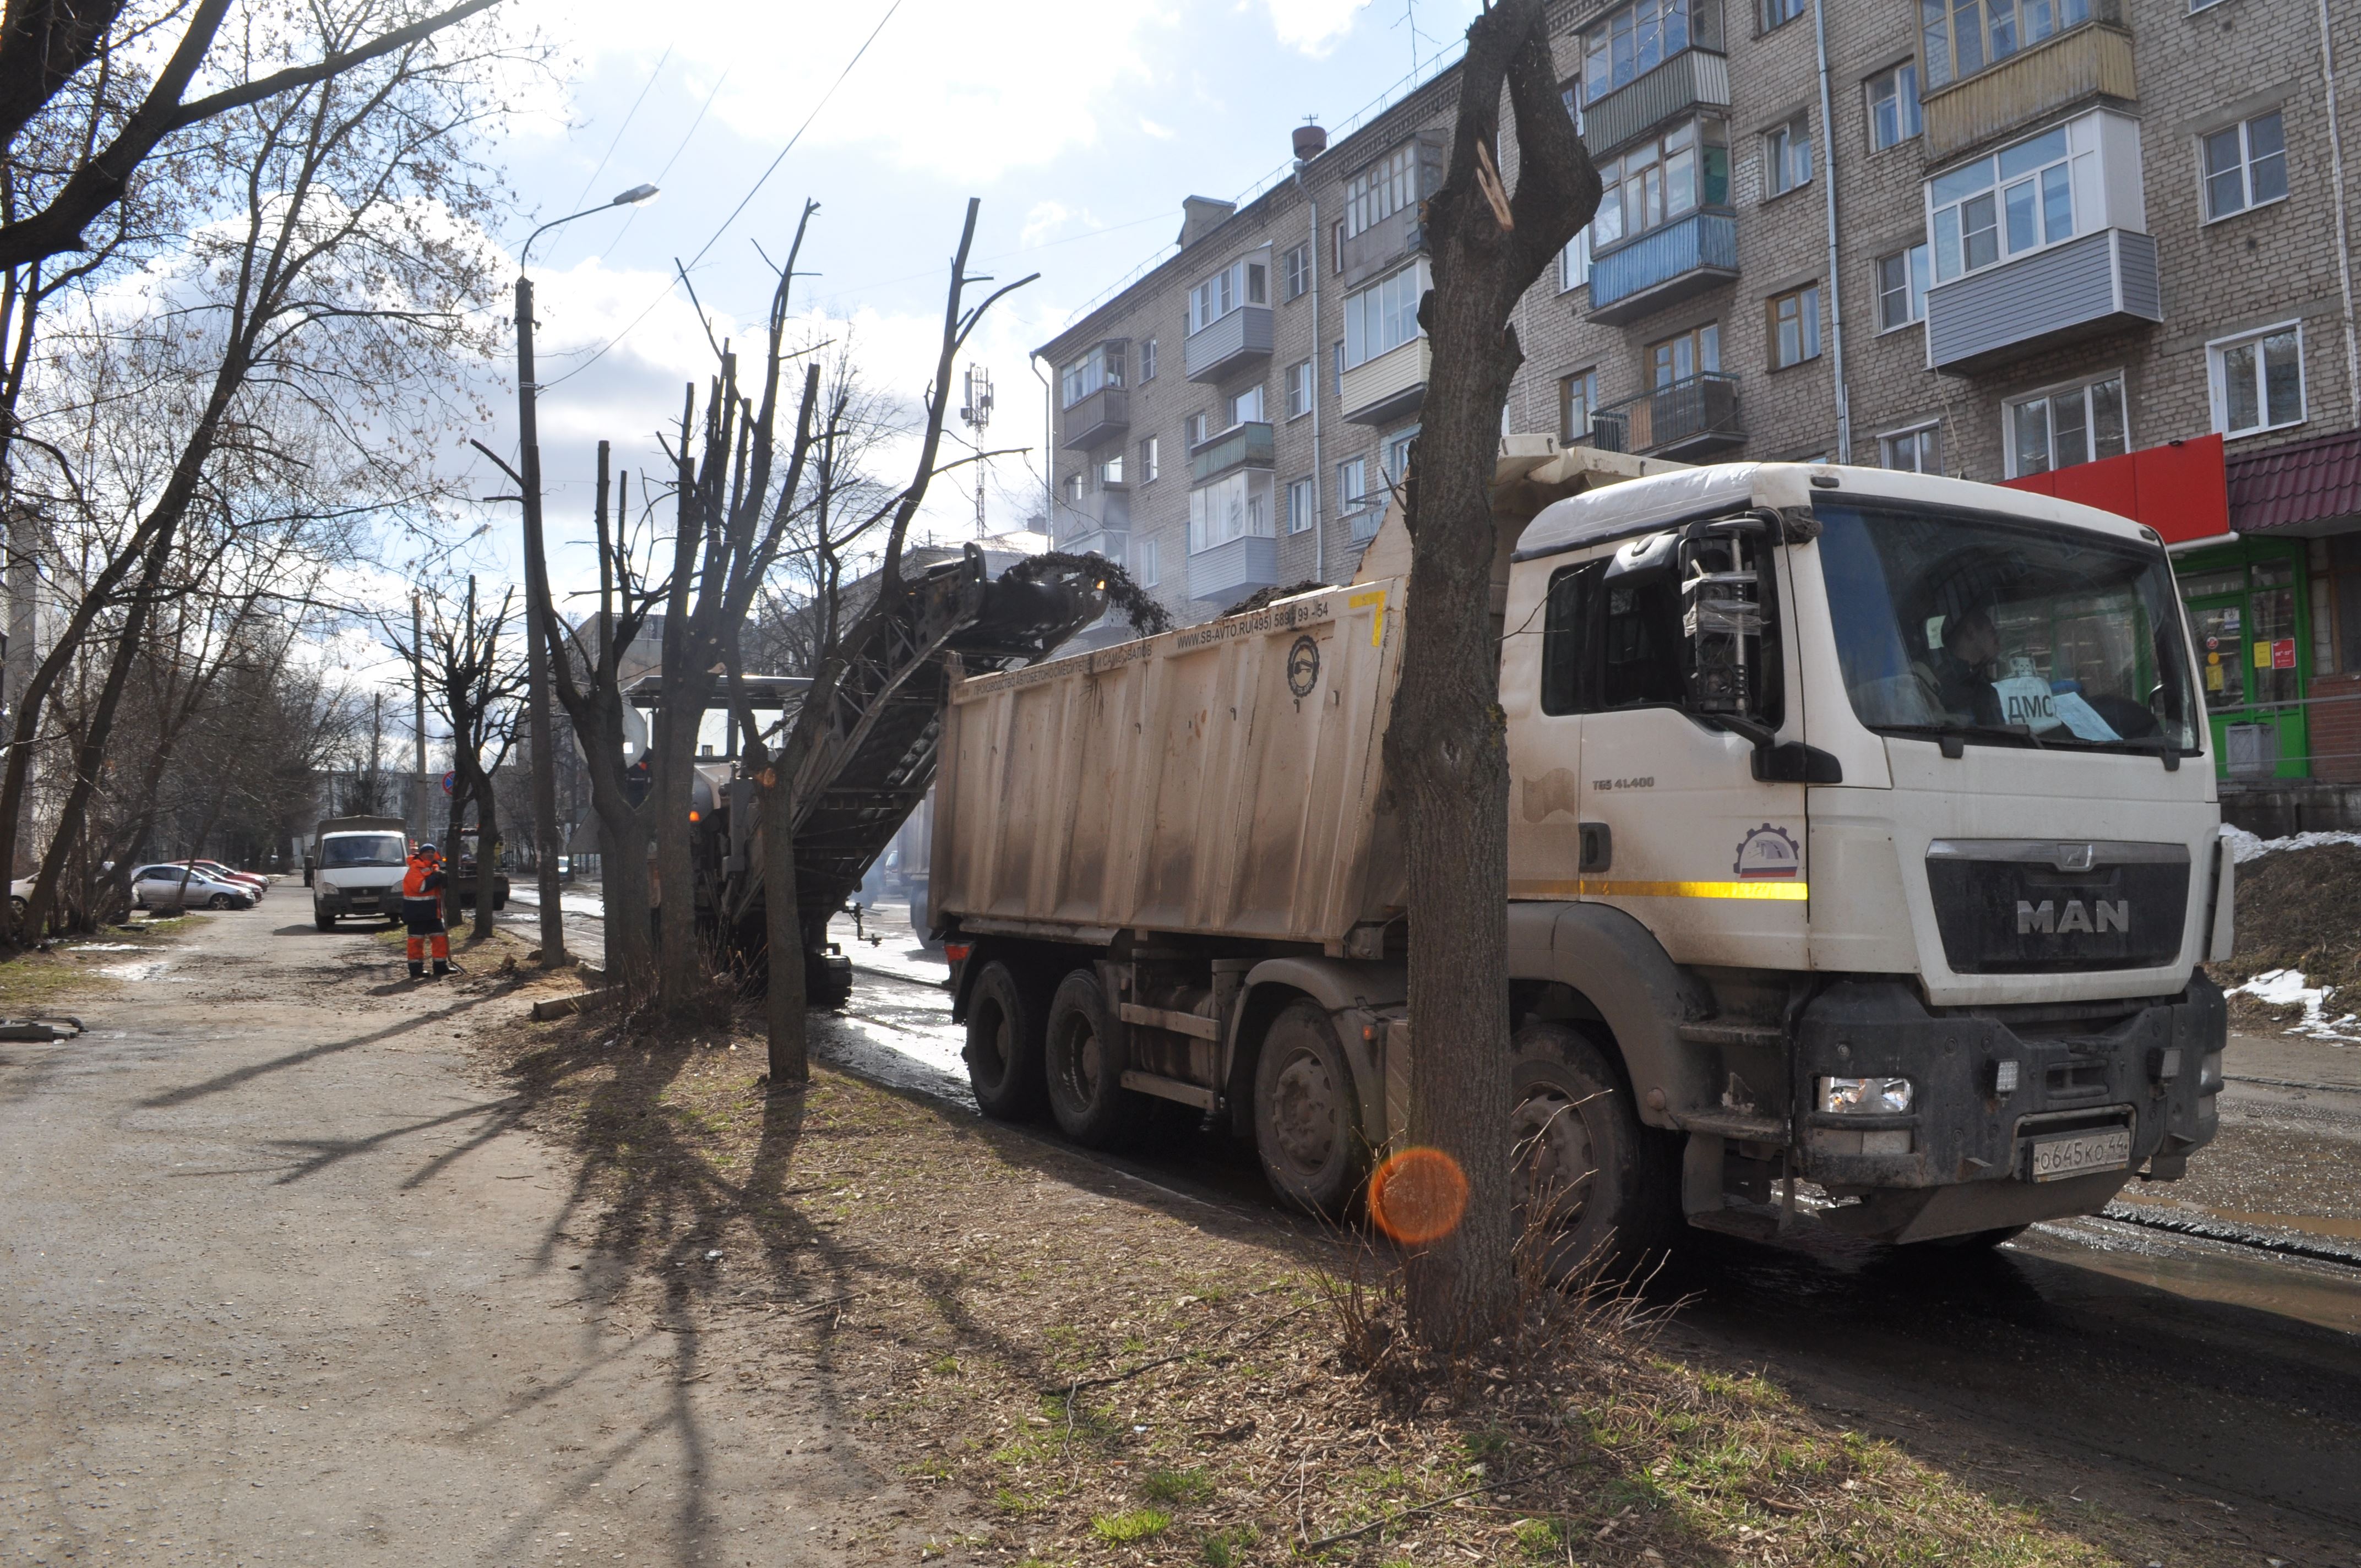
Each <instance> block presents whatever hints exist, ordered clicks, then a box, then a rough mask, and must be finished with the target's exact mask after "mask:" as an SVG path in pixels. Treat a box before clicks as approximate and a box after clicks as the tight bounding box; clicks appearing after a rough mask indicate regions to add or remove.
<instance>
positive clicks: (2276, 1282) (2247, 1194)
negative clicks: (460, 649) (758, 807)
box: [506, 895, 2361, 1568]
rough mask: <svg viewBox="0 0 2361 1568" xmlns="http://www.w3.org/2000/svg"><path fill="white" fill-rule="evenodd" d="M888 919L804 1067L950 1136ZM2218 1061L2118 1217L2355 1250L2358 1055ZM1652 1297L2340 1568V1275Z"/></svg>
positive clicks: (1929, 1256) (933, 962) (1807, 1373)
mask: <svg viewBox="0 0 2361 1568" xmlns="http://www.w3.org/2000/svg"><path fill="white" fill-rule="evenodd" d="M528 896H529V895H528ZM580 902H582V901H577V900H569V901H568V903H569V905H575V904H577V903H580ZM899 913H900V912H899V911H898V910H897V909H895V908H894V907H893V906H890V905H889V906H887V907H886V908H885V909H884V911H882V912H881V914H882V916H883V919H882V921H881V920H879V919H877V918H876V917H872V919H871V920H870V922H868V923H867V925H866V927H865V929H866V930H867V931H868V932H869V933H870V934H874V935H882V936H883V937H884V938H885V939H884V941H883V942H882V943H871V942H867V941H859V940H856V939H855V938H854V933H853V931H852V928H851V922H850V921H849V920H843V919H840V921H839V922H838V924H839V926H840V927H842V929H841V930H840V931H838V932H836V933H835V934H836V935H837V936H838V937H839V938H840V940H841V941H842V942H843V943H844V946H845V948H846V950H847V951H848V952H850V953H851V955H852V958H853V962H854V965H855V985H854V991H853V996H852V1000H851V1004H850V1005H849V1006H848V1007H847V1008H846V1010H845V1011H844V1013H843V1014H841V1015H840V1019H839V1020H838V1021H837V1022H835V1023H833V1024H831V1025H829V1026H827V1027H825V1028H823V1029H822V1030H820V1031H819V1032H818V1035H819V1037H818V1039H817V1040H816V1047H817V1048H818V1052H819V1054H820V1055H821V1056H822V1057H823V1058H825V1059H829V1060H830V1061H831V1062H832V1063H833V1064H834V1065H837V1066H840V1067H842V1068H845V1069H849V1070H852V1071H855V1072H858V1073H860V1074H862V1076H865V1077H869V1078H873V1079H876V1080H882V1081H884V1082H887V1083H890V1084H893V1085H895V1086H897V1087H900V1088H904V1089H907V1090H910V1091H916V1092H920V1093H924V1094H927V1095H928V1096H930V1097H932V1098H936V1099H939V1100H944V1101H948V1102H953V1103H958V1104H961V1105H964V1106H967V1107H969V1108H971V1109H972V1106H973V1101H972V1097H971V1096H970V1095H969V1093H968V1091H967V1085H966V1082H965V1080H964V1075H963V1072H962V1069H961V1061H960V1058H959V1049H960V1036H959V1031H958V1030H957V1028H956V1027H955V1026H954V1025H952V1024H951V1022H950V1001H949V998H948V996H947V995H946V994H945V993H944V992H943V991H942V990H941V988H940V985H939V977H940V976H941V975H942V974H943V973H944V970H943V968H942V965H941V964H940V962H939V959H936V958H935V957H934V956H933V955H931V954H929V953H928V952H926V951H925V950H924V949H923V948H919V947H918V946H917V944H916V942H915V941H914V940H913V939H912V938H911V937H910V934H909V928H908V927H907V925H906V923H903V922H902V921H900V920H899V919H897V918H896V916H898V915H899ZM506 918H507V919H509V920H510V921H511V922H514V921H518V920H522V921H523V922H525V923H528V924H529V923H531V922H532V921H533V919H534V918H535V914H534V911H533V909H532V908H530V907H524V908H522V909H521V908H520V907H519V906H518V905H517V904H512V905H511V908H510V909H509V911H508V912H507V916H506ZM567 925H568V940H569V942H573V943H576V944H577V945H578V946H579V947H580V948H581V950H582V951H583V952H585V953H586V954H595V953H596V952H597V950H598V948H597V946H596V944H597V941H598V923H597V920H596V918H595V916H591V915H589V914H588V912H587V909H583V910H577V909H574V908H569V912H568V920H567ZM577 931H578V934H577ZM2229 1056H2230V1063H2229V1071H2230V1073H2231V1075H2232V1081H2231V1083H2230V1084H2229V1087H2228V1089H2227V1091H2225V1093H2224V1102H2223V1111H2224V1114H2223V1134H2222V1136H2221V1137H2220V1138H2219V1139H2218V1140H2217V1142H2216V1143H2215V1144H2214V1145H2213V1146H2212V1147H2210V1148H2209V1149H2207V1150H2206V1151H2204V1153H2202V1154H2201V1155H2200V1156H2199V1157H2198V1159H2197V1160H2196V1161H2194V1162H2192V1167H2193V1169H2192V1177H2191V1180H2190V1181H2188V1182H2186V1183H2182V1184H2176V1185H2158V1186H2154V1187H2147V1188H2141V1187H2139V1186H2138V1185H2137V1184H2135V1188H2134V1190H2132V1191H2130V1192H2128V1193H2126V1194H2125V1197H2126V1198H2127V1199H2129V1200H2132V1201H2136V1202H2139V1203H2141V1204H2144V1205H2147V1206H2148V1207H2149V1208H2150V1209H2153V1210H2155V1211H2157V1212H2169V1213H2176V1214H2186V1215H2190V1216H2194V1217H2200V1218H2204V1219H2207V1220H2209V1221H2211V1220H2214V1219H2220V1220H2223V1221H2225V1222H2227V1223H2232V1224H2233V1225H2234V1226H2237V1227H2243V1228H2244V1229H2246V1230H2247V1231H2248V1232H2250V1233H2252V1234H2281V1235H2290V1236H2311V1237H2314V1238H2322V1239H2325V1240H2327V1241H2328V1242H2329V1243H2331V1244H2332V1245H2346V1246H2353V1247H2356V1249H2361V1050H2353V1049H2345V1050H2341V1051H2340V1050H2337V1049H2336V1048H2335V1047H2328V1046H2324V1045H2320V1044H2317V1043H2313V1042H2295V1041H2279V1040H2264V1039H2257V1038H2250V1037H2242V1038H2241V1039H2240V1040H2238V1041H2236V1042H2234V1044H2233V1047H2232V1049H2231V1051H2230V1053H2229ZM1110 1163H1113V1164H1116V1165H1119V1166H1121V1167H1123V1168H1126V1169H1128V1170H1130V1171H1131V1172H1132V1173H1133V1174H1135V1175H1137V1176H1140V1177H1142V1178H1144V1179H1148V1180H1149V1181H1152V1182H1155V1183H1157V1184H1158V1185H1159V1186H1163V1187H1166V1188H1169V1189H1171V1190H1178V1191H1181V1192H1185V1193H1188V1194H1189V1195H1191V1196H1192V1197H1196V1198H1199V1199H1201V1200H1202V1201H1211V1202H1216V1203H1220V1204H1223V1205H1224V1206H1244V1207H1254V1208H1258V1209H1260V1208H1268V1205H1269V1202H1270V1200H1269V1198H1268V1191H1267V1190H1265V1188H1264V1187H1263V1185H1262V1181H1261V1178H1260V1173H1259V1170H1258V1169H1257V1167H1256V1164H1255V1161H1254V1158H1253V1155H1252V1152H1251V1151H1250V1150H1248V1149H1246V1147H1245V1146H1243V1145H1241V1144H1238V1143H1236V1142H1235V1141H1232V1140H1228V1139H1224V1138H1216V1137H1213V1136H1211V1135H1196V1136H1186V1135H1184V1136H1181V1137H1179V1138H1176V1139H1174V1140H1172V1141H1170V1143H1168V1144H1167V1145H1166V1146H1164V1147H1162V1148H1160V1149H1159V1150H1157V1151H1155V1152H1153V1153H1150V1154H1148V1155H1146V1156H1145V1157H1138V1158H1131V1159H1121V1160H1115V1161H1111V1162H1110ZM2143 1212H2146V1211H2143ZM1647 1293H1648V1295H1649V1296H1650V1298H1651V1299H1653V1300H1655V1301H1657V1302H1659V1303H1661V1304H1663V1305H1665V1306H1667V1307H1672V1308H1674V1309H1675V1310H1674V1311H1673V1313H1672V1315H1671V1318H1670V1321H1669V1323H1668V1326H1667V1329H1666V1331H1665V1332H1666V1334H1667V1339H1668V1343H1669V1344H1671V1345H1673V1346H1675V1347H1680V1348H1686V1349H1690V1350H1695V1351H1698V1352H1702V1353H1705V1354H1716V1355H1719V1356H1722V1357H1725V1358H1734V1359H1737V1360H1740V1361H1742V1362H1745V1363H1748V1364H1750V1365H1757V1366H1760V1367H1761V1368H1763V1370H1764V1371H1765V1372H1767V1373H1769V1374H1771V1375H1773V1376H1775V1377H1778V1378H1780V1379H1781V1380H1782V1381H1784V1382H1785V1383H1786V1384H1787V1385H1788V1386H1789V1387H1793V1388H1795V1389H1796V1390H1797V1391H1798V1392H1799V1393H1800V1394H1801V1395H1802V1397H1805V1398H1809V1399H1811V1400H1812V1401H1813V1402H1815V1403H1817V1404H1820V1405H1822V1406H1825V1407H1828V1408H1829V1409H1836V1410H1839V1411H1841V1412H1843V1413H1844V1414H1845V1415H1846V1416H1847V1418H1848V1419H1852V1420H1857V1421H1858V1422H1859V1424H1861V1426H1863V1427H1864V1428H1866V1429H1868V1430H1872V1431H1878V1432H1879V1433H1880V1434H1881V1435H1884V1436H1888V1437H1891V1438H1893V1439H1894V1441H1896V1442H1901V1443H1903V1444H1904V1445H1905V1447H1911V1448H1913V1449H1915V1450H1917V1451H1920V1452H1922V1453H1927V1455H1928V1456H1929V1457H1931V1458H1934V1459H1936V1460H1937V1461H1938V1462H1940V1463H1948V1464H1960V1463H1964V1464H1975V1465H1980V1466H1982V1467H1983V1468H1986V1469H1994V1470H1998V1471H2000V1472H2001V1473H2002V1474H2004V1475H2012V1476H2020V1477H2022V1478H2023V1482H2024V1485H2025V1486H2026V1489H2027V1490H2028V1491H2031V1492H2034V1493H2037V1494H2039V1493H2042V1492H2043V1491H2044V1490H2045V1487H2046V1486H2050V1485H2051V1484H2054V1490H2055V1491H2056V1493H2057V1494H2058V1495H2059V1497H2067V1496H2069V1495H2070V1488H2075V1487H2079V1488H2082V1489H2083V1490H2082V1491H2081V1493H2080V1494H2079V1495H2081V1496H2085V1497H2105V1498H2106V1499H2107V1500H2108V1501H2109V1502H2110V1503H2111V1505H2112V1506H2114V1507H2118V1508H2136V1507H2137V1506H2139V1503H2140V1500H2141V1498H2142V1497H2169V1498H2174V1499H2180V1500H2181V1501H2182V1503H2183V1504H2184V1506H2186V1500H2187V1499H2189V1498H2192V1497H2193V1498H2198V1499H2203V1500H2204V1501H2203V1502H2202V1503H2200V1504H2198V1505H2195V1506H2196V1507H2197V1508H2199V1511H2200V1513H2201V1514H2203V1515H2205V1516H2208V1517H2212V1516H2213V1515H2215V1514H2217V1513H2218V1518H2219V1519H2220V1521H2221V1522H2220V1525H2219V1530H2218V1534H2216V1535H2215V1536H2214V1537H2213V1539H2211V1540H2208V1541H2204V1542H2202V1543H2196V1542H2192V1543H2191V1555H2189V1556H2187V1557H2184V1558H2180V1559H2179V1560H2178V1561H2180V1562H2185V1563H2215V1562H2224V1563H2229V1562H2252V1563H2257V1564H2268V1563H2269V1562H2270V1560H2271V1559H2272V1558H2274V1557H2276V1558H2278V1559H2279V1560H2280V1561H2282V1562H2284V1563H2289V1564H2339V1565H2351V1568H2361V1267H2356V1266H2345V1265H2340V1264H2334V1263H2327V1262H2317V1261H2311V1260H2306V1259H2302V1258H2289V1257H2283V1256H2278V1255H2272V1254H2269V1253H2266V1252H2261V1251H2258V1250H2256V1249H2255V1248H2253V1247H2250V1246H2242V1245H2228V1244H2224V1243H2222V1242H2218V1241H2211V1240H2204V1239H2200V1238H2195V1237H2189V1236H2182V1235H2177V1234H2169V1233H2166V1232H2161V1231H2158V1230H2155V1229H2150V1228H2147V1227H2144V1226H2140V1225H2135V1224H2127V1223H2116V1222H2113V1221H2108V1220H2103V1219H2091V1220H2077V1221H2070V1222H2064V1223H2057V1224H2048V1225H2041V1226H2037V1227H2035V1229H2034V1230H2032V1231H2031V1232H2029V1233H2027V1234H2026V1235H2025V1236H2023V1237H2021V1238H2019V1239H2018V1240H2017V1241H2015V1242H2014V1243H2012V1244H2010V1245H2007V1246H2005V1247H2002V1248H2000V1249H1997V1250H1996V1251H1993V1252H1991V1253H1988V1254H1972V1253H1971V1254H1961V1253H1958V1252H1952V1251H1946V1250H1938V1249H1927V1248H1916V1249H1896V1248H1891V1247H1880V1246H1874V1245H1864V1244H1861V1243H1858V1242H1853V1241H1851V1240H1850V1239H1847V1238H1842V1237H1838V1236H1834V1235H1831V1234H1827V1233H1825V1232H1818V1231H1807V1232H1806V1234H1802V1235H1799V1236H1796V1237H1793V1238H1790V1239H1788V1240H1785V1241H1783V1242H1781V1243H1779V1244H1777V1245H1763V1244H1757V1243H1752V1242H1747V1241H1741V1240H1738V1239H1736V1238H1732V1237H1726V1236H1719V1235H1708V1234H1693V1236H1692V1238H1691V1245H1688V1246H1687V1247H1686V1248H1685V1249H1684V1251H1683V1253H1682V1254H1681V1255H1679V1256H1678V1257H1677V1258H1675V1260H1674V1262H1673V1263H1672V1264H1671V1265H1670V1266H1668V1267H1666V1268H1665V1269H1664V1271H1662V1272H1661V1273H1660V1274H1659V1275H1658V1276H1657V1277H1655V1278H1654V1279H1653V1280H1652V1281H1651V1282H1650V1284H1649V1286H1648V1288H1647ZM2093 1488H2094V1489H2093Z"/></svg>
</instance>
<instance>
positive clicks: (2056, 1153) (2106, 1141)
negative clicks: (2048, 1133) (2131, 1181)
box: [2033, 1127, 2132, 1181]
mask: <svg viewBox="0 0 2361 1568" xmlns="http://www.w3.org/2000/svg"><path fill="white" fill-rule="evenodd" d="M2131 1162H2132V1130H2131V1129H2130V1128H2129V1127H2109V1128H2105V1129H2103V1130H2101V1131H2098V1132H2091V1133H2067V1134H2063V1135H2059V1136H2058V1137H2054V1138H2036V1139H2034V1140H2033V1179H2034V1180H2036V1181H2056V1180H2058V1179H2059V1178H2060V1177H2067V1176H2080V1175H2081V1174H2082V1173H2083V1172H2085V1171H2090V1170H2121V1169H2123V1168H2124V1167H2125V1166H2127V1165H2129V1164H2131Z"/></svg>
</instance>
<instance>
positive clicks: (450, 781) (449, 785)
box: [443, 773, 459, 795]
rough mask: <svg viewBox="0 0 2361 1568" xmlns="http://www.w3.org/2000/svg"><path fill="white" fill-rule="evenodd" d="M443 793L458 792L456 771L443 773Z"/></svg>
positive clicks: (453, 793)
mask: <svg viewBox="0 0 2361 1568" xmlns="http://www.w3.org/2000/svg"><path fill="white" fill-rule="evenodd" d="M443 793H444V794H445V795H456V794H458V793H459V775H458V774H457V773H445V774H444V775H443Z"/></svg>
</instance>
